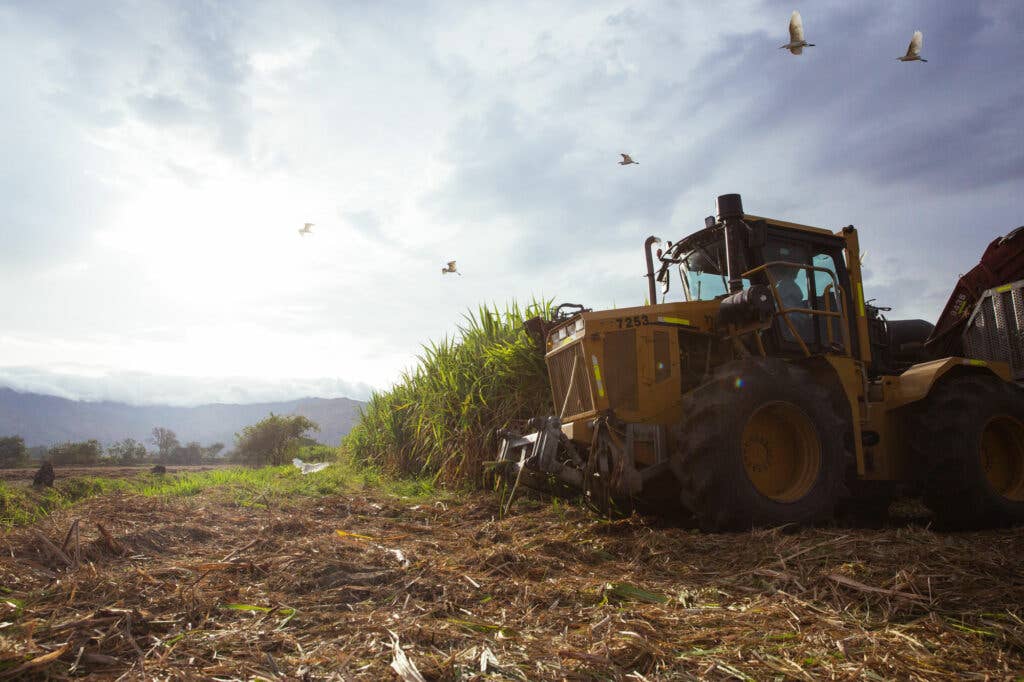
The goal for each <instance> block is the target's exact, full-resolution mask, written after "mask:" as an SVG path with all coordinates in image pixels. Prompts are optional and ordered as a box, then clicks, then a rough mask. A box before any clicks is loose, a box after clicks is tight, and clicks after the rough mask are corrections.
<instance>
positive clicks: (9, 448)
mask: <svg viewBox="0 0 1024 682" xmlns="http://www.w3.org/2000/svg"><path fill="white" fill-rule="evenodd" d="M26 464H28V450H26V449H25V440H24V439H23V438H22V437H21V436H6V437H4V438H0V469H13V468H15V467H22V466H25V465H26Z"/></svg>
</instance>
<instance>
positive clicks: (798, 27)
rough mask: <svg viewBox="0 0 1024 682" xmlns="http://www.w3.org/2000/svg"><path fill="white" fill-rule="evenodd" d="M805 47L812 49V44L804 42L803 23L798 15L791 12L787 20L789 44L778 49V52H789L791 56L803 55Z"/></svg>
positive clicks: (794, 11)
mask: <svg viewBox="0 0 1024 682" xmlns="http://www.w3.org/2000/svg"><path fill="white" fill-rule="evenodd" d="M805 47H814V43H809V42H807V41H806V40H804V22H803V19H801V18H800V13H799V12H797V11H796V10H793V15H792V16H791V17H790V18H789V42H788V43H786V44H785V45H782V46H780V47H779V49H780V50H783V49H785V50H789V51H790V52H791V53H792V54H803V52H804V48H805Z"/></svg>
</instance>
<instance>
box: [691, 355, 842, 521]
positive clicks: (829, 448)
mask: <svg viewBox="0 0 1024 682" xmlns="http://www.w3.org/2000/svg"><path fill="white" fill-rule="evenodd" d="M831 398H832V396H831V395H830V394H829V391H828V389H827V388H826V387H824V386H822V385H821V384H819V383H816V382H815V381H814V378H813V377H812V376H811V374H810V373H809V372H807V371H806V370H804V369H802V368H800V367H799V366H796V365H793V364H790V363H787V362H785V361H783V360H777V359H768V360H742V361H738V362H734V363H730V364H728V365H724V366H723V367H721V368H719V369H718V370H717V371H716V372H715V376H714V378H713V379H712V380H711V381H709V382H708V383H706V384H704V385H703V386H700V387H699V388H697V389H695V390H693V391H691V392H690V393H689V394H687V395H686V396H685V397H684V400H683V414H684V415H685V416H684V418H683V421H682V423H681V424H680V425H679V427H678V428H677V429H676V433H675V435H676V438H675V441H676V443H677V447H676V451H675V453H674V454H673V457H672V469H673V471H674V472H675V474H676V477H677V478H678V479H679V482H680V499H681V501H682V504H683V506H684V507H686V508H687V509H689V510H690V511H691V512H692V513H693V514H694V515H695V516H696V518H697V521H698V523H699V524H700V526H701V527H702V528H704V529H705V530H742V529H747V528H751V527H754V526H779V525H785V524H799V525H803V524H812V523H818V522H821V521H825V520H827V519H829V518H831V517H832V514H833V511H834V508H835V505H836V502H837V501H838V500H839V498H840V497H841V495H842V493H843V472H844V469H845V466H844V465H845V449H844V446H843V434H844V433H845V431H846V429H845V427H844V424H843V420H842V419H841V418H840V416H839V415H838V414H837V412H836V410H835V408H834V407H833V405H834V403H833V401H832V399H831Z"/></svg>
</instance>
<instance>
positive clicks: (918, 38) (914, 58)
mask: <svg viewBox="0 0 1024 682" xmlns="http://www.w3.org/2000/svg"><path fill="white" fill-rule="evenodd" d="M923 44H924V36H922V35H921V32H920V31H914V37H913V38H911V39H910V47H908V48H907V53H906V54H905V55H903V56H902V57H896V59H898V60H899V61H901V62H926V61H928V60H927V59H921V45H923Z"/></svg>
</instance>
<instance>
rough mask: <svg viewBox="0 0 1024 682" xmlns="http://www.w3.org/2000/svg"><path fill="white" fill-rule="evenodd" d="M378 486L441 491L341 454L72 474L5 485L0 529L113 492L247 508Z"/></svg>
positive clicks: (396, 491)
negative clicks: (311, 459)
mask: <svg viewBox="0 0 1024 682" xmlns="http://www.w3.org/2000/svg"><path fill="white" fill-rule="evenodd" d="M359 489H373V490H378V491H380V492H383V493H385V494H389V495H393V496H396V497H402V498H407V499H410V500H419V499H427V498H430V497H434V496H435V495H436V494H437V491H436V489H435V488H434V484H433V481H432V480H431V479H429V478H425V477H420V478H406V479H394V478H389V477H387V476H384V475H383V474H382V473H381V472H380V470H379V469H377V468H375V467H372V466H367V465H357V464H355V463H354V462H353V461H352V460H351V459H349V458H342V459H340V460H338V461H337V462H335V463H334V464H332V465H331V466H329V467H327V468H326V469H323V470H322V471H318V472H316V473H314V474H307V475H305V476H303V475H302V473H301V472H300V471H299V470H298V469H296V468H295V467H293V466H292V465H290V464H289V465H286V466H279V467H264V468H261V469H250V468H244V467H233V468H228V469H214V470H212V471H203V472H196V473H192V472H189V473H179V474H164V475H154V474H150V473H140V474H139V475H138V476H136V477H134V478H118V479H110V478H94V477H83V478H69V479H61V480H58V482H57V484H56V485H55V486H54V487H53V488H46V489H43V490H37V489H34V488H29V487H21V486H17V487H16V486H7V485H4V484H3V483H0V527H11V526H16V525H23V524H28V523H32V522H34V521H36V520H38V519H40V518H42V517H44V516H46V515H47V514H49V513H51V512H53V511H55V510H57V509H63V508H65V507H69V506H71V505H73V504H75V503H76V502H79V501H81V500H85V499H88V498H90V497H95V496H97V495H103V494H107V493H111V492H117V491H119V492H124V493H129V494H135V495H145V496H147V497H162V498H174V497H192V496H195V495H199V494H202V493H206V492H214V493H216V494H219V495H223V496H226V497H227V498H228V499H230V500H232V501H233V502H235V503H237V504H240V505H244V506H253V505H256V506H265V505H267V504H271V503H273V504H287V503H288V502H289V501H290V500H293V499H296V498H300V497H322V496H325V495H336V494H339V493H342V492H346V491H353V490H359Z"/></svg>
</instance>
